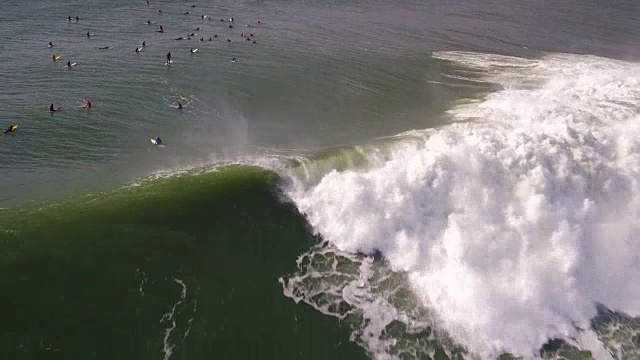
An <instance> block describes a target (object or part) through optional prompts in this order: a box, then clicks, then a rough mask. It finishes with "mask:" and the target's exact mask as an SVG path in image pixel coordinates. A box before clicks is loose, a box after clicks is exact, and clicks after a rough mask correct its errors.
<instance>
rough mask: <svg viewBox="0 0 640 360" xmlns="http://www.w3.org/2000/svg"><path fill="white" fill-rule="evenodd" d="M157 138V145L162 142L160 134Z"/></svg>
mask: <svg viewBox="0 0 640 360" xmlns="http://www.w3.org/2000/svg"><path fill="white" fill-rule="evenodd" d="M155 140H156V142H155V145H160V144H162V139H160V136H156V139H155Z"/></svg>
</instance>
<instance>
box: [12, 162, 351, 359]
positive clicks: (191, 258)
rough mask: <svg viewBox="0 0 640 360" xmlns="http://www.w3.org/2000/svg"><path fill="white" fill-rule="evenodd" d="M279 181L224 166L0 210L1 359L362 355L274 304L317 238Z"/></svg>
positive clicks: (313, 321)
mask: <svg viewBox="0 0 640 360" xmlns="http://www.w3.org/2000/svg"><path fill="white" fill-rule="evenodd" d="M279 182H280V177H279V176H278V175H277V174H275V173H273V172H271V171H267V170H264V169H260V168H256V167H249V166H230V167H224V168H218V169H216V170H215V171H195V172H188V173H183V174H175V175H173V176H169V177H158V178H149V179H146V180H143V181H140V182H139V183H136V184H133V185H131V186H128V187H124V188H118V189H115V190H113V191H109V192H104V193H96V194H87V195H84V196H82V197H80V198H75V199H71V200H67V201H62V202H55V203H46V204H40V205H35V206H23V207H20V208H13V209H3V210H0V211H1V212H0V215H1V216H0V316H1V317H2V319H3V321H2V323H1V324H0V334H3V335H2V336H0V356H2V357H3V358H20V357H24V356H31V355H32V354H36V356H56V355H57V354H64V357H65V358H70V359H86V358H87V357H88V356H89V357H91V356H93V357H95V358H101V359H102V358H104V359H112V358H141V359H158V358H165V359H170V358H171V359H175V358H181V357H184V356H191V355H193V354H197V355H198V356H201V357H216V356H221V357H226V358H251V357H256V356H268V357H277V358H292V359H293V358H298V357H299V356H300V354H305V357H309V358H317V359H322V358H328V357H336V356H337V357H341V358H350V359H357V358H360V357H362V352H361V351H360V350H358V349H357V348H355V347H354V346H353V345H351V344H350V343H349V342H348V341H347V339H348V334H346V333H345V332H344V331H343V330H342V329H340V328H339V327H338V326H336V324H332V323H327V322H326V321H324V320H323V319H322V318H321V317H320V316H318V315H317V314H315V313H314V312H311V311H310V310H306V309H300V308H295V307H294V306H292V304H290V302H289V301H288V300H287V299H286V298H284V297H283V296H282V293H281V289H280V287H279V286H278V283H277V279H278V277H279V276H281V275H282V274H283V273H287V272H290V271H291V270H293V269H292V268H293V263H292V261H293V259H295V257H296V256H297V255H298V254H300V253H302V252H303V251H304V250H305V249H307V248H308V247H310V246H311V245H312V244H313V243H315V238H314V237H313V236H312V234H311V233H309V231H308V227H307V224H306V222H305V220H304V218H303V217H302V216H300V214H299V213H298V212H297V210H296V209H295V207H294V206H292V205H291V204H288V203H286V202H282V201H281V198H280V197H281V195H280V194H279V192H278V190H277V189H278V184H279ZM298 321H300V322H303V323H304V324H305V327H304V328H303V327H300V328H298V326H297V322H298ZM339 343H342V344H343V345H341V346H337V347H336V346H335V344H339ZM188 354H189V355H188Z"/></svg>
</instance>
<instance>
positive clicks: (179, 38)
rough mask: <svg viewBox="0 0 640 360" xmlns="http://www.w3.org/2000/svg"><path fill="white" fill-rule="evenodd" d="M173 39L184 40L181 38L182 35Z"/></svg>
mask: <svg viewBox="0 0 640 360" xmlns="http://www.w3.org/2000/svg"><path fill="white" fill-rule="evenodd" d="M173 40H184V38H183V37H182V36H180V37H178V38H175V39H173Z"/></svg>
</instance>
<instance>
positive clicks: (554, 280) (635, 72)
mask: <svg viewBox="0 0 640 360" xmlns="http://www.w3.org/2000/svg"><path fill="white" fill-rule="evenodd" d="M434 57H436V58H440V59H443V60H446V61H453V62H454V63H457V64H459V65H463V66H464V67H466V68H468V69H469V70H472V71H473V72H474V74H475V75H474V76H478V75H477V74H481V75H480V76H481V78H482V80H483V81H486V82H490V83H496V84H500V85H501V87H502V89H501V90H498V91H495V92H493V93H491V94H489V95H488V96H486V98H484V99H483V100H482V101H479V102H471V103H468V104H465V105H461V106H459V107H457V108H454V109H452V110H451V111H450V114H451V116H452V117H453V119H454V120H460V122H458V123H453V124H452V125H450V126H447V127H444V128H442V129H439V130H437V131H430V132H425V133H424V136H423V137H422V138H421V139H419V141H407V142H405V143H400V144H398V145H396V146H394V147H393V149H392V150H391V154H390V156H388V157H387V158H386V159H385V160H384V161H379V162H377V164H374V165H371V166H370V167H368V168H366V169H364V170H347V171H340V172H338V171H333V172H330V173H328V174H326V175H325V176H324V177H323V178H322V179H321V181H319V183H317V185H314V186H292V187H291V188H290V189H289V193H288V195H289V196H290V197H291V198H292V199H293V201H294V202H295V203H296V205H297V206H298V208H299V209H300V210H301V212H303V213H304V214H306V216H307V218H308V220H309V222H310V224H311V225H312V226H313V228H314V229H315V231H316V232H318V233H319V234H321V235H322V237H323V238H324V239H325V240H327V241H328V242H330V243H331V244H332V245H333V246H335V247H336V248H337V249H339V250H340V251H344V252H349V253H358V252H365V253H372V252H374V251H380V252H381V253H382V254H383V255H384V257H385V258H386V259H387V260H388V261H389V263H390V266H391V267H392V268H393V269H394V270H397V271H402V272H405V273H406V274H407V277H408V279H409V283H410V286H411V288H412V289H413V291H414V292H415V294H416V296H417V297H418V298H419V299H420V300H421V302H422V303H423V304H424V306H425V307H426V308H428V309H429V310H430V312H432V313H433V314H435V316H436V317H437V319H438V321H439V323H440V324H441V326H442V328H444V329H445V330H446V331H447V332H448V333H449V334H450V336H451V337H452V338H453V339H454V340H456V341H457V342H458V343H460V344H461V345H463V346H465V348H467V349H468V350H469V351H471V352H472V353H475V354H476V355H478V356H480V357H482V358H491V357H494V356H496V355H497V354H499V353H502V352H505V351H507V352H511V353H514V354H519V355H521V356H524V357H527V358H528V357H534V356H537V354H538V351H539V349H540V347H541V346H542V345H543V344H544V343H545V342H546V341H547V340H548V339H551V338H565V339H571V338H577V337H579V333H580V330H579V328H580V327H583V328H585V327H588V326H589V324H588V321H589V320H590V319H591V318H593V317H594V316H595V314H596V304H597V303H601V304H603V305H605V306H606V307H608V308H610V309H614V310H619V311H622V312H626V313H627V314H629V315H632V316H638V315H640V281H638V279H640V260H639V255H640V222H639V220H638V214H640V188H639V185H640V184H639V180H640V115H639V114H640V66H639V65H638V64H632V63H628V62H622V61H615V60H610V59H604V58H598V57H592V56H580V55H568V54H550V55H547V56H545V57H543V58H541V59H536V60H529V59H519V58H514V57H506V56H497V55H489V54H476V53H463V52H443V53H436V54H434ZM458 77H459V76H458ZM470 120H471V121H470ZM414 140H415V139H414ZM307 185H308V184H307Z"/></svg>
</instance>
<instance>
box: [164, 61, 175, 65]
mask: <svg viewBox="0 0 640 360" xmlns="http://www.w3.org/2000/svg"><path fill="white" fill-rule="evenodd" d="M164 64H165V65H171V64H173V60H169V61H167V62H166V63H164Z"/></svg>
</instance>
